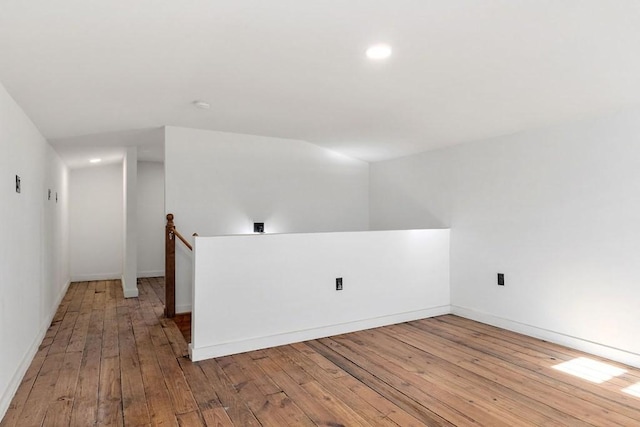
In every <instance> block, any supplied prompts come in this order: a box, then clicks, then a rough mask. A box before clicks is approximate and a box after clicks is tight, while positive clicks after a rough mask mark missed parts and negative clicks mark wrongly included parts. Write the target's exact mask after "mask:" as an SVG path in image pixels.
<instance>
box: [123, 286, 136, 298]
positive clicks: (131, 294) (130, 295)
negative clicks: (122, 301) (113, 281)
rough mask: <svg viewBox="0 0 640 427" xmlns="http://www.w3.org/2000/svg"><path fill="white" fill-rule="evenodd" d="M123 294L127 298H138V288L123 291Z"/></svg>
mask: <svg viewBox="0 0 640 427" xmlns="http://www.w3.org/2000/svg"><path fill="white" fill-rule="evenodd" d="M122 293H123V294H124V297H125V298H137V297H138V288H135V289H122Z"/></svg>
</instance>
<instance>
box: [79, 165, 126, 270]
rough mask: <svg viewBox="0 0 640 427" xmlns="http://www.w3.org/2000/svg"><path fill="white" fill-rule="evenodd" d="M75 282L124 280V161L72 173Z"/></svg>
mask: <svg viewBox="0 0 640 427" xmlns="http://www.w3.org/2000/svg"><path fill="white" fill-rule="evenodd" d="M69 211H70V212H69V217H70V231H69V233H70V251H71V279H72V280H73V281H84V280H104V279H120V278H121V277H122V262H123V254H122V250H123V175H122V164H110V165H104V166H91V167H87V168H82V169H73V170H71V172H70V205H69Z"/></svg>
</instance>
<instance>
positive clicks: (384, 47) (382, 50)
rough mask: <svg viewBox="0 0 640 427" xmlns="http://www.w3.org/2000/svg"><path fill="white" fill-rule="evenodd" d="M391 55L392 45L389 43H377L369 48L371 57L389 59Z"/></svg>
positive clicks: (368, 55) (368, 54) (368, 53)
mask: <svg viewBox="0 0 640 427" xmlns="http://www.w3.org/2000/svg"><path fill="white" fill-rule="evenodd" d="M390 56H391V46H389V45H388V44H375V45H373V46H371V47H370V48H369V49H367V58H369V59H387V58H388V57H390Z"/></svg>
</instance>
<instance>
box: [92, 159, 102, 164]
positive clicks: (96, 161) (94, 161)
mask: <svg viewBox="0 0 640 427" xmlns="http://www.w3.org/2000/svg"><path fill="white" fill-rule="evenodd" d="M101 161H102V159H91V160H89V163H100V162H101Z"/></svg>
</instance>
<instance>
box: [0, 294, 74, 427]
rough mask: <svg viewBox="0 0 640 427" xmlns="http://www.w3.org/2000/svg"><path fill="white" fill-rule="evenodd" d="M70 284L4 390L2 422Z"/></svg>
mask: <svg viewBox="0 0 640 427" xmlns="http://www.w3.org/2000/svg"><path fill="white" fill-rule="evenodd" d="M70 284H71V281H68V282H67V283H66V284H65V285H64V286H63V288H62V292H60V294H59V295H58V298H56V303H55V304H54V305H53V306H52V307H51V308H50V310H51V312H50V313H49V316H48V317H47V318H46V319H45V321H44V322H43V323H42V325H41V326H40V332H39V333H38V335H36V337H35V339H34V340H33V342H32V343H31V346H29V350H27V353H26V354H25V355H24V357H23V359H22V362H20V366H18V369H16V371H15V372H14V373H13V377H12V378H11V381H10V382H9V384H8V386H7V388H6V389H5V390H4V394H3V395H2V396H0V420H2V418H4V416H5V415H6V413H7V410H8V409H9V405H11V400H12V399H13V397H14V396H15V394H16V392H17V391H18V387H20V384H21V383H22V379H23V378H24V376H25V375H26V373H27V370H28V369H29V366H30V365H31V362H33V358H34V357H35V356H36V353H37V352H38V349H39V348H40V344H42V341H43V340H44V337H45V335H46V334H47V331H48V330H49V327H50V326H51V322H53V318H54V316H55V315H56V311H57V310H58V307H59V306H60V304H61V303H62V299H63V298H64V296H65V294H66V293H67V290H68V289H69V285H70Z"/></svg>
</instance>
